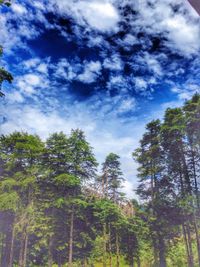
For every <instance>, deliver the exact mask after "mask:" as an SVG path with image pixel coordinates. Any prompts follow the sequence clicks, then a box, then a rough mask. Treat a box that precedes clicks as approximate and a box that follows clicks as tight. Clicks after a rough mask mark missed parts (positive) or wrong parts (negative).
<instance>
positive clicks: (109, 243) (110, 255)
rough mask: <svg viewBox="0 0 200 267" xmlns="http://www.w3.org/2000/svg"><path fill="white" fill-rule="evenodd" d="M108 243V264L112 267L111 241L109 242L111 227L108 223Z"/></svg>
mask: <svg viewBox="0 0 200 267" xmlns="http://www.w3.org/2000/svg"><path fill="white" fill-rule="evenodd" d="M108 245H109V265H110V267H112V243H111V229H110V224H109V234H108Z"/></svg>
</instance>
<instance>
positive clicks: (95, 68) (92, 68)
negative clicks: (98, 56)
mask: <svg viewBox="0 0 200 267" xmlns="http://www.w3.org/2000/svg"><path fill="white" fill-rule="evenodd" d="M101 68H102V67H101V62H100V61H90V62H85V63H84V71H83V73H81V74H79V75H78V77H77V78H78V80H79V81H81V82H83V83H92V82H95V81H96V79H97V77H98V76H99V75H100V73H101Z"/></svg>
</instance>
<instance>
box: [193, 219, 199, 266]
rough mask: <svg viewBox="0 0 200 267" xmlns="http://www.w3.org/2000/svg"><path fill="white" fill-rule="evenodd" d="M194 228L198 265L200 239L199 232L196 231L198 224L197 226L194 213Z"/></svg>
mask: <svg viewBox="0 0 200 267" xmlns="http://www.w3.org/2000/svg"><path fill="white" fill-rule="evenodd" d="M194 230H195V235H196V243H197V253H198V263H199V266H200V239H199V232H198V226H197V222H196V216H195V214H194Z"/></svg>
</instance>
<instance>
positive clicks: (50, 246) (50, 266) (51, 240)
mask: <svg viewBox="0 0 200 267" xmlns="http://www.w3.org/2000/svg"><path fill="white" fill-rule="evenodd" d="M52 245H53V239H52V236H51V237H50V239H49V248H48V267H52V265H53V258H52Z"/></svg>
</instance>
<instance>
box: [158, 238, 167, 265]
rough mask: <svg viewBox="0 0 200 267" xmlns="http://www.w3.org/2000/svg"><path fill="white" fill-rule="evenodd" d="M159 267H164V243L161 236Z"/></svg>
mask: <svg viewBox="0 0 200 267" xmlns="http://www.w3.org/2000/svg"><path fill="white" fill-rule="evenodd" d="M159 266H160V267H166V266H167V263H166V250H165V242H164V240H163V237H162V236H159Z"/></svg>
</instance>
